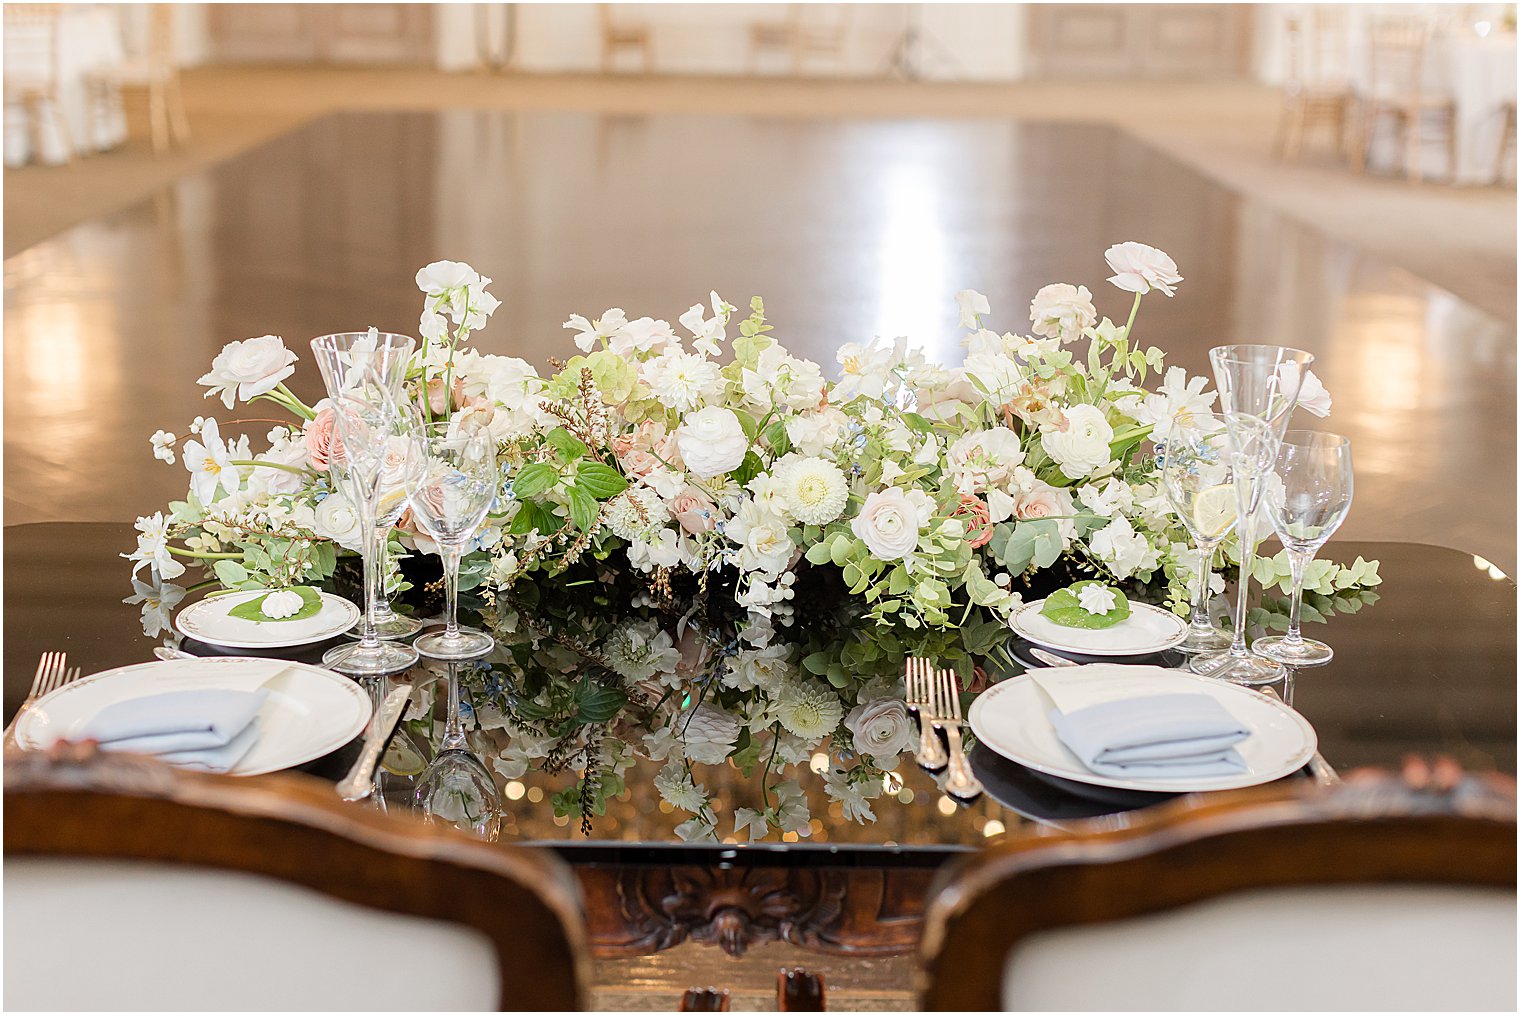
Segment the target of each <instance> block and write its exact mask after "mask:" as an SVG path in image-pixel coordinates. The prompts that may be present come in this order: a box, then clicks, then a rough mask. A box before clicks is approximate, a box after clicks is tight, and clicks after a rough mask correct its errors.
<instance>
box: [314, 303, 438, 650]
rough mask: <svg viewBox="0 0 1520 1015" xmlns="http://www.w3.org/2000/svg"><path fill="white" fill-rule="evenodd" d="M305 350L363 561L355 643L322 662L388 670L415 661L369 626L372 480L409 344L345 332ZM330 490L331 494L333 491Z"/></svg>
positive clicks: (388, 443) (375, 484) (395, 429)
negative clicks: (318, 378) (336, 449)
mask: <svg viewBox="0 0 1520 1015" xmlns="http://www.w3.org/2000/svg"><path fill="white" fill-rule="evenodd" d="M311 347H312V350H313V352H314V353H315V355H316V359H317V366H318V367H319V368H320V369H321V371H322V380H323V383H324V384H325V385H326V386H327V393H328V397H329V398H330V400H331V405H332V411H333V429H334V431H335V433H336V436H337V438H338V440H339V441H340V442H341V443H342V445H343V464H342V467H341V468H340V469H338V470H335V471H336V472H337V473H338V476H337V477H336V478H337V479H338V480H339V481H340V482H341V486H342V488H343V489H345V490H346V492H347V494H348V497H349V500H350V501H351V502H352V503H353V505H354V508H355V510H356V511H357V512H358V514H359V529H360V552H361V553H362V555H363V562H364V604H363V605H364V610H363V621H362V628H361V632H360V637H359V641H358V642H356V643H354V644H352V645H340V646H338V647H337V648H334V649H331V650H329V651H328V652H327V653H326V654H325V655H324V656H323V657H322V662H323V665H325V666H328V667H329V668H331V669H334V670H337V671H338V672H339V673H346V674H349V675H351V676H374V675H378V674H383V673H395V672H399V671H401V670H404V669H406V668H407V667H409V666H411V665H412V664H413V663H415V662H416V661H417V652H416V650H415V649H413V648H412V647H411V646H409V645H397V644H395V643H391V642H384V641H382V640H381V639H380V637H379V634H378V632H377V631H376V629H375V612H374V599H375V596H374V595H373V594H372V590H373V589H374V588H375V587H376V586H377V585H378V583H379V581H380V577H379V574H378V561H377V559H376V543H377V536H376V529H377V528H378V526H377V525H376V514H377V511H378V505H379V500H380V479H381V475H382V473H383V471H384V468H385V464H386V460H387V452H388V451H389V450H390V449H391V448H392V447H393V442H392V438H393V437H396V436H398V435H399V431H400V428H401V425H402V415H401V412H400V409H399V406H400V405H401V404H402V401H403V398H404V396H403V388H404V386H405V383H406V371H407V367H408V364H409V363H410V361H411V355H412V350H413V349H414V348H415V343H414V342H413V341H412V339H410V338H408V337H407V336H405V335H394V334H389V333H383V332H377V331H374V330H371V331H368V332H345V333H342V334H335V335H323V336H321V337H320V338H315V339H312V342H311ZM335 493H336V491H335Z"/></svg>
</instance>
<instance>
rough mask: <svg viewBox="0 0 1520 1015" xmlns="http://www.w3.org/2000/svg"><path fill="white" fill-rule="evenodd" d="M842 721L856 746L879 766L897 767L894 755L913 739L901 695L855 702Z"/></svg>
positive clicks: (884, 767)
mask: <svg viewBox="0 0 1520 1015" xmlns="http://www.w3.org/2000/svg"><path fill="white" fill-rule="evenodd" d="M844 724H845V726H846V727H848V728H849V731H850V735H851V736H852V737H854V738H855V749H856V750H857V751H859V752H860V753H862V754H869V755H870V756H871V757H872V758H874V759H875V760H876V766H877V767H878V768H882V769H886V770H888V771H890V770H891V769H893V768H896V767H897V756H898V755H899V754H901V753H902V752H903V751H905V750H907V749H908V746H909V745H910V744H911V743H912V742H913V730H912V726H911V723H910V722H909V720H908V709H907V706H906V705H904V704H903V701H902V699H901V698H877V699H876V700H875V701H869V702H865V703H863V704H860V705H856V706H855V707H854V708H853V709H851V710H850V714H849V715H847V716H845V718H844Z"/></svg>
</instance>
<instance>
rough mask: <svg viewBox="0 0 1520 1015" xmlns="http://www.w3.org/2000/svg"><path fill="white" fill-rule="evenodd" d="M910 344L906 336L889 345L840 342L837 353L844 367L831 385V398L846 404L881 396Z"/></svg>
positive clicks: (838, 402)
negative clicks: (863, 398)
mask: <svg viewBox="0 0 1520 1015" xmlns="http://www.w3.org/2000/svg"><path fill="white" fill-rule="evenodd" d="M907 347H908V340H907V339H905V338H899V339H898V340H897V341H896V342H895V343H893V344H892V345H890V346H881V345H869V346H866V345H861V344H860V343H858V342H850V343H847V344H845V345H842V346H840V347H839V352H838V353H836V354H835V356H834V358H835V360H836V361H837V362H838V363H839V366H840V368H841V369H840V377H839V380H838V381H836V382H834V386H833V387H832V388H830V389H829V401H830V402H832V403H833V404H835V405H843V404H845V403H846V402H850V401H853V400H854V399H856V398H860V397H865V398H873V399H876V398H881V397H882V395H883V394H884V393H885V392H886V390H887V384H888V383H889V382H890V381H891V380H892V374H893V371H894V370H896V369H897V365H898V364H899V363H901V362H902V358H903V353H904V352H905V351H906V350H907Z"/></svg>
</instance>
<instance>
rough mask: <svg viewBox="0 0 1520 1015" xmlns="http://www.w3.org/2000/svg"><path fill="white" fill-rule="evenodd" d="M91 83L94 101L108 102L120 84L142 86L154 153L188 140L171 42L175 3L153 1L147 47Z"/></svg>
mask: <svg viewBox="0 0 1520 1015" xmlns="http://www.w3.org/2000/svg"><path fill="white" fill-rule="evenodd" d="M90 87H91V89H92V91H93V95H94V98H95V100H96V101H97V102H101V103H110V102H112V101H113V100H114V96H115V95H119V93H120V91H121V89H122V88H141V89H144V90H145V91H146V92H147V97H148V128H149V133H150V135H151V137H152V139H153V154H154V155H162V154H163V153H164V152H166V151H168V150H169V148H170V147H172V146H174V145H179V146H181V147H183V146H184V145H186V144H188V143H189V142H190V118H189V117H188V116H187V115H186V113H185V96H184V91H183V89H182V88H181V86H180V76H179V60H178V59H177V58H176V55H175V46H174V5H173V4H153V5H152V6H151V9H150V11H149V14H148V38H147V49H146V51H145V52H143V53H142V54H140V55H139V56H137V57H136V58H134V59H131V60H128V61H126V62H125V63H123V64H122V65H121V66H120V67H114V68H111V69H110V70H107V71H103V72H101V73H99V74H96V75H93V76H92V77H91V79H90Z"/></svg>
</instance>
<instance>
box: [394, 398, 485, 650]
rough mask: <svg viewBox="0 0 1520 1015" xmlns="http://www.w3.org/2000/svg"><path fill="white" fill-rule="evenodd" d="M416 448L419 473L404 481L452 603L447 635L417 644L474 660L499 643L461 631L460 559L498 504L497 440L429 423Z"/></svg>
mask: <svg viewBox="0 0 1520 1015" xmlns="http://www.w3.org/2000/svg"><path fill="white" fill-rule="evenodd" d="M414 448H415V458H416V462H417V468H415V469H414V470H411V471H410V472H409V473H408V475H407V477H406V480H407V493H408V494H409V495H410V497H411V504H412V517H413V518H415V519H416V521H417V527H418V528H419V529H421V530H422V531H423V532H425V533H426V534H427V535H428V536H431V537H432V539H433V541H434V542H436V543H437V544H438V555H439V556H440V557H441V558H442V559H443V578H444V590H445V595H446V596H447V599H448V605H447V610H448V614H447V616H448V620H447V625H446V626H445V628H444V630H443V631H442V632H441V633H434V634H426V635H423V636H422V637H421V638H418V639H417V641H416V643H415V644H416V647H417V651H418V652H420V653H422V654H423V655H425V656H428V657H429V658H432V659H473V658H475V657H477V656H482V655H485V654H486V653H487V652H489V651H491V649H492V648H494V647H495V645H496V640H495V639H494V638H492V637H491V636H490V635H489V634H486V633H485V632H484V631H476V630H471V629H465V628H461V627H460V626H459V560H460V558H461V557H462V556H464V549H465V546H466V545H467V544H468V543H469V542H470V541H471V540H472V539H474V538H475V534H476V533H477V532H478V531H479V530H480V527H481V525H482V523H484V522H485V518H486V512H488V511H489V510H490V509H491V504H492V503H493V502H494V501H495V499H496V489H497V477H498V474H499V472H498V467H497V464H496V441H495V440H494V439H493V438H492V437H491V435H490V434H489V433H485V432H482V431H474V432H471V431H465V430H462V429H460V428H459V427H458V425H457V423H425V424H421V425H420V426H418V428H417V429H416V431H415V437H414Z"/></svg>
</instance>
